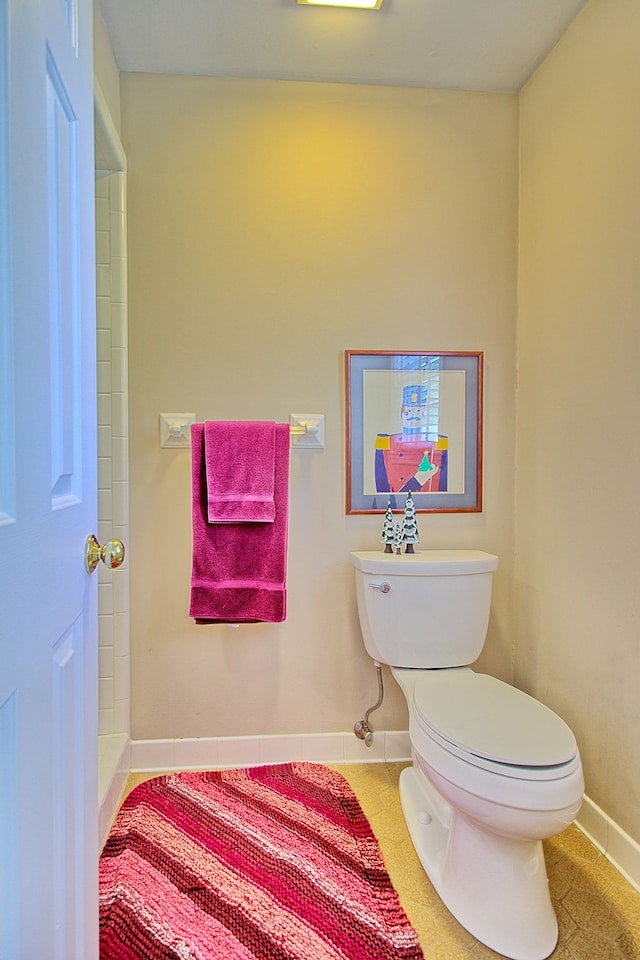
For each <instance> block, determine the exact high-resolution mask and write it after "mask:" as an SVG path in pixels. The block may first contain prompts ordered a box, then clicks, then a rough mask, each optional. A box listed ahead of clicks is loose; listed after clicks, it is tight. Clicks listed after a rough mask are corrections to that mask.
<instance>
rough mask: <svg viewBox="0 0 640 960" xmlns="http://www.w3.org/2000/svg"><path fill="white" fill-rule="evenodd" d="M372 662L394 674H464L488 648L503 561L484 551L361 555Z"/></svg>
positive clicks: (362, 603) (361, 605) (357, 562)
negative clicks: (405, 670) (402, 670)
mask: <svg viewBox="0 0 640 960" xmlns="http://www.w3.org/2000/svg"><path fill="white" fill-rule="evenodd" d="M350 556H351V562H352V563H353V565H354V567H355V573H356V596H357V601H358V615H359V617H360V627H361V630H362V637H363V639H364V645H365V647H366V649H367V653H368V654H369V656H371V657H373V659H374V660H379V661H380V662H381V663H387V664H390V665H392V666H396V667H416V668H428V667H460V666H464V665H467V664H471V663H473V662H474V661H475V660H477V658H478V656H479V655H480V652H481V650H482V648H483V646H484V641H485V636H486V632H487V624H488V622H489V608H490V605H491V583H492V577H493V571H494V570H495V569H496V568H497V566H498V558H497V557H496V556H494V555H493V554H491V553H484V552H482V551H481V550H424V551H421V552H419V553H415V554H408V553H403V554H389V553H383V552H382V551H381V550H378V551H375V550H370V551H366V550H365V551H361V552H355V553H352V554H351V555H350Z"/></svg>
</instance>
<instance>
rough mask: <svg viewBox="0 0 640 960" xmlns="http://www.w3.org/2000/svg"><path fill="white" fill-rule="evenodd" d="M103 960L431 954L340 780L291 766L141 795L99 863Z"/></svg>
mask: <svg viewBox="0 0 640 960" xmlns="http://www.w3.org/2000/svg"><path fill="white" fill-rule="evenodd" d="M100 958H101V960H134V958H135V960H160V958H162V960H174V958H176V960H424V957H423V953H422V950H421V949H420V946H419V944H418V939H417V936H416V934H415V932H414V930H413V928H412V927H411V925H410V924H409V921H408V919H407V917H406V914H405V913H404V910H403V909H402V907H401V906H400V902H399V900H398V896H397V894H396V892H395V890H394V888H393V886H392V884H391V880H390V879H389V875H388V873H387V871H386V869H385V866H384V862H383V860H382V855H381V853H380V849H379V847H378V844H377V841H376V839H375V837H374V835H373V833H372V831H371V827H370V826H369V823H368V821H367V819H366V817H365V816H364V814H363V812H362V810H361V809H360V805H359V803H358V801H357V799H356V797H355V795H354V794H353V792H352V790H351V788H350V787H349V785H348V783H347V781H346V780H345V779H344V777H342V776H341V774H339V773H337V772H336V771H334V770H330V769H328V768H327V767H324V766H320V765H319V764H313V763H290V764H279V765H277V766H268V767H255V768H252V769H249V770H224V771H218V772H213V773H178V774H171V775H169V776H165V777H156V778H155V779H154V780H149V781H147V782H146V783H142V784H140V786H138V787H136V788H135V789H134V790H133V791H132V792H131V793H130V794H129V796H128V797H127V799H126V800H125V801H124V804H123V806H122V808H121V810H120V812H119V814H118V816H117V818H116V821H115V823H114V825H113V827H112V829H111V833H110V834H109V838H108V840H107V843H106V845H105V848H104V851H103V853H102V856H101V858H100Z"/></svg>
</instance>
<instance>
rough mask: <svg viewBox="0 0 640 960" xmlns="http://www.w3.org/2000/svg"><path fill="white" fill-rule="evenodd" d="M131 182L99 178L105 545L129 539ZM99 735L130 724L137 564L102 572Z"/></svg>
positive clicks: (124, 730) (101, 523)
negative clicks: (132, 573) (132, 572)
mask: <svg viewBox="0 0 640 960" xmlns="http://www.w3.org/2000/svg"><path fill="white" fill-rule="evenodd" d="M125 183H126V182H125V175H124V174H123V173H106V174H105V173H104V172H102V173H100V174H97V175H96V285H97V294H98V296H97V301H96V309H97V361H98V362H97V380H98V530H97V534H98V539H99V540H100V542H101V543H104V542H105V541H106V540H109V539H111V538H112V537H117V538H118V539H120V540H122V541H123V543H124V544H125V549H126V544H127V542H128V535H129V528H128V524H129V485H128V478H129V473H128V467H129V463H128V449H127V445H128V422H127V417H128V411H127V398H126V390H127V375H126V366H127V354H126V349H127V311H126V276H127V274H126V224H125ZM98 569H99V612H100V616H99V623H98V626H99V650H98V656H99V728H100V734H101V735H103V736H107V737H118V736H120V735H126V737H127V738H128V735H129V731H130V729H131V722H130V713H131V705H130V637H129V622H130V621H129V565H128V563H127V560H126V558H125V563H124V564H123V565H122V567H121V568H119V569H118V570H115V571H112V570H108V569H107V568H106V567H104V566H103V564H100V566H99V568H98Z"/></svg>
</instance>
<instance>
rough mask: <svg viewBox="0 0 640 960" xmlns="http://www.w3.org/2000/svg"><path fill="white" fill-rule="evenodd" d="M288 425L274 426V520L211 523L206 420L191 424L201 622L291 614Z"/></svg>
mask: <svg viewBox="0 0 640 960" xmlns="http://www.w3.org/2000/svg"><path fill="white" fill-rule="evenodd" d="M289 436H290V432H289V425H288V424H286V423H278V424H276V425H275V476H274V502H275V519H274V520H273V523H209V522H208V520H207V516H208V503H207V477H206V466H205V455H204V424H202V423H194V424H193V426H192V427H191V460H192V471H193V472H192V492H193V567H192V575H191V606H190V610H189V612H190V615H191V616H192V617H193V618H194V619H195V620H196V622H198V623H257V622H260V621H265V622H268V623H281V622H282V621H283V620H284V619H285V617H286V612H287V590H286V576H287V533H288V524H289V509H288V507H289V455H290V439H289Z"/></svg>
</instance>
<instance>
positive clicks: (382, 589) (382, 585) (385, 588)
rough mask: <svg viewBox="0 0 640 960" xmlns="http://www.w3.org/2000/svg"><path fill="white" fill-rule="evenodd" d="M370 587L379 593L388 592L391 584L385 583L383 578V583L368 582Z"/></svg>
mask: <svg viewBox="0 0 640 960" xmlns="http://www.w3.org/2000/svg"><path fill="white" fill-rule="evenodd" d="M369 586H370V587H373V589H374V590H379V591H380V593H389V591H390V590H391V584H390V583H387V581H386V580H385V581H384V582H383V583H370V584H369Z"/></svg>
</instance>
